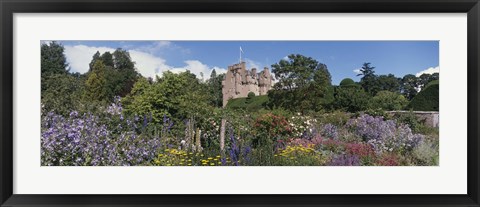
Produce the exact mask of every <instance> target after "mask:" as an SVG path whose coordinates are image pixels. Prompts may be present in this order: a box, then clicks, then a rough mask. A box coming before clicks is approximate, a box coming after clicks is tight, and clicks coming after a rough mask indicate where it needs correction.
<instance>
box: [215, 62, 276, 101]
mask: <svg viewBox="0 0 480 207" xmlns="http://www.w3.org/2000/svg"><path fill="white" fill-rule="evenodd" d="M272 78H273V77H272V75H271V74H270V71H269V70H268V68H267V67H265V68H264V69H263V71H262V72H260V73H258V74H257V69H256V68H252V69H251V70H250V71H249V70H247V69H246V66H245V62H241V63H237V64H234V65H231V66H228V71H227V74H226V75H225V79H224V80H223V81H222V93H223V106H226V105H227V102H228V100H230V99H234V98H242V97H247V96H248V93H250V92H253V93H255V95H265V94H267V92H268V90H270V89H271V86H272V82H273V81H272Z"/></svg>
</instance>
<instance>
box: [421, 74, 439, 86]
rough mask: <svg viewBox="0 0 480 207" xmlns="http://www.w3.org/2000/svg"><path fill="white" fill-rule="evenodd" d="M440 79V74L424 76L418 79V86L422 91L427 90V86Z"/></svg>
mask: <svg viewBox="0 0 480 207" xmlns="http://www.w3.org/2000/svg"><path fill="white" fill-rule="evenodd" d="M439 79H440V74H439V73H434V74H426V73H424V74H422V75H420V77H418V86H419V87H420V88H422V89H424V88H427V87H428V86H427V84H428V83H431V82H432V81H438V80H439Z"/></svg>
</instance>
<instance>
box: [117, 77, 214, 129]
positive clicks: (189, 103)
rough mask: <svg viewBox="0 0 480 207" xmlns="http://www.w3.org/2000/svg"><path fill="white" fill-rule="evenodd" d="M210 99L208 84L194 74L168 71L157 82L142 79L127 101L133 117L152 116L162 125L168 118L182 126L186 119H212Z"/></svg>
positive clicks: (125, 103) (127, 106)
mask: <svg viewBox="0 0 480 207" xmlns="http://www.w3.org/2000/svg"><path fill="white" fill-rule="evenodd" d="M209 98H210V96H209V94H208V87H207V85H206V84H203V83H201V82H200V80H199V79H197V78H196V76H195V75H194V74H192V73H190V72H189V71H187V72H182V73H179V74H175V73H172V72H170V71H167V72H164V73H163V76H162V77H161V78H159V77H157V80H156V81H154V82H153V83H149V82H148V80H147V79H146V78H140V79H139V80H138V81H137V82H136V83H135V85H134V87H133V88H132V90H131V92H130V94H129V95H128V96H127V97H126V98H125V99H124V108H125V110H126V111H127V113H130V114H137V115H149V114H150V113H151V115H152V118H153V119H154V121H156V122H161V121H162V119H163V116H164V115H167V116H169V117H174V119H175V120H176V121H177V122H178V123H183V121H184V120H185V119H196V120H197V122H199V119H200V117H208V113H209V111H211V107H210V104H209V103H210V102H209V101H210V99H209ZM202 115H204V116H202Z"/></svg>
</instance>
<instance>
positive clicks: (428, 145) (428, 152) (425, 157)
mask: <svg viewBox="0 0 480 207" xmlns="http://www.w3.org/2000/svg"><path fill="white" fill-rule="evenodd" d="M412 154H413V157H414V158H415V161H416V164H417V165H428V166H432V165H438V159H439V157H438V156H439V154H438V145H435V144H434V143H432V142H429V141H423V142H421V143H420V144H419V145H418V146H417V147H415V149H413V152H412Z"/></svg>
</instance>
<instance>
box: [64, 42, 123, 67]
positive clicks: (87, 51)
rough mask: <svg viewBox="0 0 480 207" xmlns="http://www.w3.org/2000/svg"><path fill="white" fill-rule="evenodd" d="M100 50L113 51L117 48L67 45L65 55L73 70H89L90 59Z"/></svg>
mask: <svg viewBox="0 0 480 207" xmlns="http://www.w3.org/2000/svg"><path fill="white" fill-rule="evenodd" d="M97 51H99V52H100V53H104V52H107V51H108V52H113V51H115V49H113V48H108V47H89V46H85V45H75V46H65V51H64V53H65V56H66V58H67V62H68V64H69V66H70V69H71V71H72V72H79V73H86V72H88V68H89V64H90V61H92V57H93V55H94V54H95V53H96V52H97Z"/></svg>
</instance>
